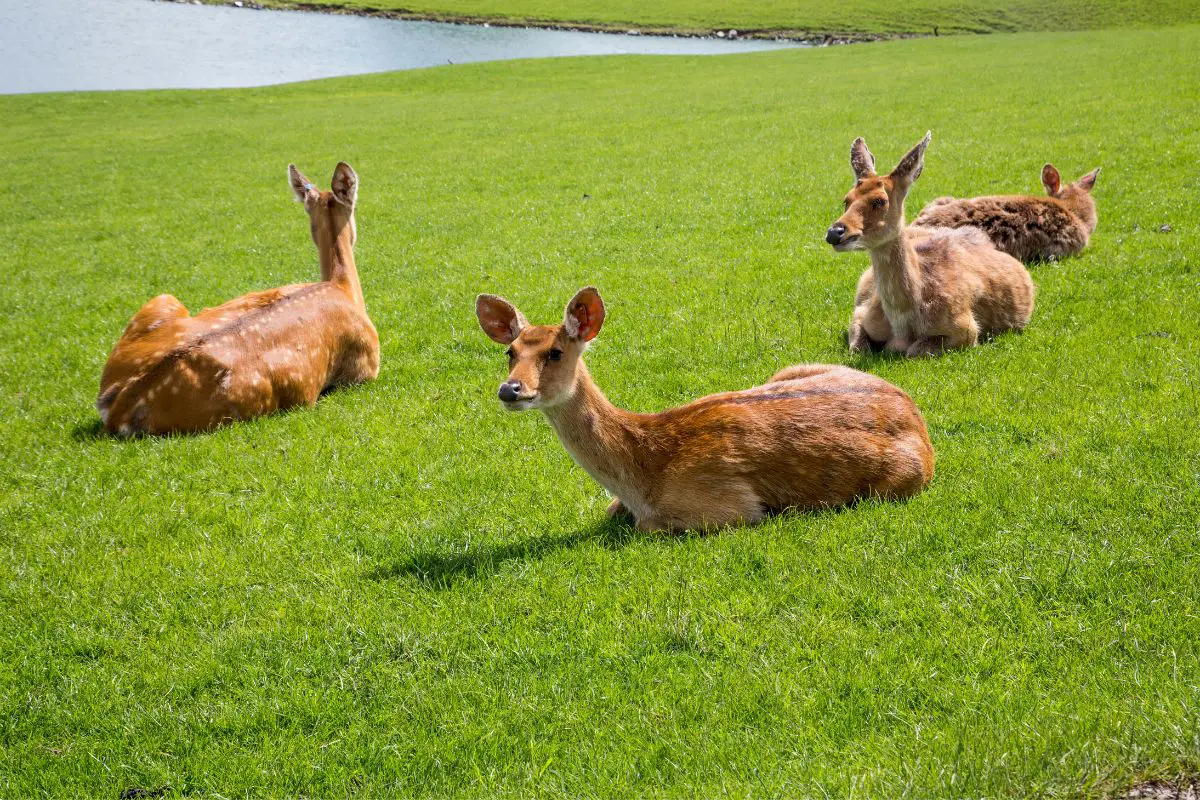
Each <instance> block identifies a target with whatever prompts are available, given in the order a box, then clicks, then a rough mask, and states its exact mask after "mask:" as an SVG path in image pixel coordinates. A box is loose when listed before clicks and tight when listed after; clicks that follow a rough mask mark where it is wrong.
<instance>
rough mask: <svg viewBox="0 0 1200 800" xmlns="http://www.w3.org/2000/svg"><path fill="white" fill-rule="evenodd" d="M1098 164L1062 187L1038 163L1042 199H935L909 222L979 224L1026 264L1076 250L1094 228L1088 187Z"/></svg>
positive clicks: (1050, 170) (1093, 207)
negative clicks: (1044, 195)
mask: <svg viewBox="0 0 1200 800" xmlns="http://www.w3.org/2000/svg"><path fill="white" fill-rule="evenodd" d="M1099 174H1100V168H1099V167H1097V168H1096V169H1094V170H1092V171H1091V172H1089V173H1088V174H1087V175H1084V176H1083V177H1082V178H1080V179H1079V180H1077V181H1075V182H1074V183H1068V184H1067V185H1065V186H1064V185H1062V179H1061V177H1060V176H1059V174H1058V170H1057V169H1055V168H1054V165H1053V164H1047V165H1046V166H1044V167H1042V185H1043V186H1045V187H1046V194H1047V196H1046V197H1035V196H1032V195H996V196H991V197H972V198H968V199H959V198H955V197H939V198H938V199H936V200H934V201H933V202H931V203H930V204H929V205H927V206H925V208H923V209H921V213H920V214H918V215H917V218H916V219H915V220H913V225H920V226H923V227H929V228H937V227H944V228H964V227H971V228H978V229H979V230H981V231H983V232H984V233H985V234H987V237H988V238H989V239H991V240H992V243H993V244H994V245H995V246H996V248H997V249H999V250H1003V251H1004V252H1005V253H1008V254H1009V255H1010V256H1012V257H1013V258H1016V259H1019V260H1021V261H1024V262H1026V263H1029V262H1031V261H1048V260H1050V259H1057V258H1062V257H1064V256H1071V255H1075V254H1076V253H1078V252H1079V251H1080V250H1082V249H1083V248H1085V247H1087V243H1088V238H1089V237H1091V235H1092V232H1093V231H1095V230H1096V201H1095V200H1094V199H1093V198H1092V187H1094V186H1095V185H1096V177H1097V176H1098V175H1099Z"/></svg>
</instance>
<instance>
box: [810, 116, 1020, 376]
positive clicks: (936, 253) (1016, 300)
mask: <svg viewBox="0 0 1200 800" xmlns="http://www.w3.org/2000/svg"><path fill="white" fill-rule="evenodd" d="M930 138H931V134H929V133H926V134H925V138H924V139H922V140H921V141H920V142H919V143H918V144H917V146H916V147H914V148H913V149H912V150H910V151H909V152H908V154H907V155H905V156H904V158H902V159H901V160H900V163H899V164H898V165H897V166H896V168H895V169H894V170H892V172H891V173H890V174H888V175H883V176H880V175H876V174H875V157H874V156H872V155H871V151H870V150H868V149H867V143H866V142H864V141H863V140H862V139H861V138H860V139H855V140H854V144H853V146H852V147H851V148H850V166H851V167H853V169H854V177H855V179H856V180H855V184H854V188H853V189H851V190H850V193H849V194H847V195H846V198H845V205H846V212H845V213H844V214H842V216H841V217H839V218H838V220H837V221H836V222H835V223H833V225H831V226H830V228H829V231H828V232H827V233H826V235H825V241H827V242H829V244H831V245H833V249H834V250H837V251H847V250H866V251H867V252H868V254H869V255H870V256H871V266H870V268H869V269H867V271H866V272H864V273H863V274H862V277H861V278H860V279H859V281H858V290H857V292H856V295H855V299H854V306H855V307H854V316H853V318H852V319H851V322H850V333H849V344H850V349H851V350H856V351H865V350H870V349H874V347H876V346H882V347H884V348H885V349H887V350H890V351H895V352H899V353H905V354H907V355H909V356H925V355H937V354H939V353H941V352H943V351H944V350H948V349H951V348H957V347H971V346H973V345H975V344H977V343H978V341H979V337H980V336H981V335H984V336H991V335H994V334H997V333H1001V332H1003V331H1009V330H1017V331H1019V330H1022V329H1023V328H1024V327H1025V326H1026V324H1028V322H1029V316H1030V314H1031V313H1032V311H1033V293H1034V290H1033V281H1032V280H1031V279H1030V277H1029V272H1028V271H1026V269H1025V267H1024V266H1022V265H1021V263H1020V262H1019V261H1017V260H1016V259H1015V258H1013V257H1012V256H1010V255H1007V254H1005V253H1001V252H1000V251H999V250H997V249H996V248H995V247H993V246H992V243H991V242H990V241H989V240H988V238H987V237H986V236H984V235H983V234H982V233H980V232H979V231H977V230H975V229H974V228H963V229H960V230H952V229H948V228H937V229H932V230H930V229H923V228H912V229H909V228H906V226H905V224H904V198H905V196H906V195H907V194H908V190H909V189H910V188H911V187H912V185H913V182H914V181H916V179H917V178H918V177H920V175H921V170H922V168H923V167H924V163H925V161H924V159H925V148H926V147H927V146H928V145H929V140H930Z"/></svg>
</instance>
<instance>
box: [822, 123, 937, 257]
mask: <svg viewBox="0 0 1200 800" xmlns="http://www.w3.org/2000/svg"><path fill="white" fill-rule="evenodd" d="M932 136H933V134H932V133H926V134H925V138H924V139H922V140H921V141H920V142H918V143H917V145H916V146H915V147H913V149H912V150H909V151H908V153H907V154H906V155H905V156H904V158H902V159H900V163H899V164H897V165H896V168H895V169H893V170H892V171H891V172H890V173H889V174H887V175H884V176H882V177H880V176H879V175H876V174H875V156H873V155H871V151H870V150H869V149H867V143H866V142H865V141H863V139H862V138H861V137H860V138H858V139H855V140H854V144H853V145H851V147H850V166H851V168H852V169H853V170H854V178H855V181H854V188H853V189H851V190H850V193H849V194H847V195H846V197H845V200H844V201H843V202H844V203H845V206H846V211H845V213H844V214H842V216H840V217H838V219H837V221H836V222H834V223H833V225H831V226H829V230H828V231H827V232H826V233H825V241H827V242H829V244H831V245H833V249H834V250H839V251H844V250H869V249H872V248H875V247H879V246H881V245H884V244H887V243H888V242H890V241H891V240H893V239H895V238H896V237H897V236H898V235H899V234H900V231H902V230H904V198H905V197H906V196H907V195H908V190H909V189H910V188H911V187H912V185H913V183H914V182H915V181H916V180H917V178H919V177H920V176H921V170H922V169H923V168H924V166H925V148H926V147H928V146H929V140H930V139H931V138H932Z"/></svg>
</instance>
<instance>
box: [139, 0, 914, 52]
mask: <svg viewBox="0 0 1200 800" xmlns="http://www.w3.org/2000/svg"><path fill="white" fill-rule="evenodd" d="M157 2H163V3H179V4H183V5H213V6H231V7H236V8H245V9H249V10H255V11H307V12H312V13H317V14H338V15H347V16H355V17H380V18H384V19H398V20H408V21H418V22H444V23H449V24H453V25H483V26H485V27H486V26H491V27H496V28H540V29H543V30H554V31H578V32H580V33H614V34H623V35H626V36H674V37H678V38H686V39H725V40H729V41H739V40H746V39H751V40H768V41H780V42H795V43H797V44H806V45H810V46H813V47H824V46H827V45H840V44H856V43H860V42H879V41H887V40H892V39H919V38H924V37H926V36H928V35H936V34H921V33H894V34H880V33H844V32H819V31H802V30H773V29H768V28H763V29H751V30H741V29H733V28H678V27H670V26H655V25H632V24H617V23H590V22H559V21H555V20H544V19H529V18H517V17H508V18H506V17H489V16H472V15H463V14H439V13H437V12H418V11H407V10H404V9H388V8H370V7H363V8H359V7H353V6H346V5H342V4H340V3H313V2H303V1H302V0H266V2H255V0H157Z"/></svg>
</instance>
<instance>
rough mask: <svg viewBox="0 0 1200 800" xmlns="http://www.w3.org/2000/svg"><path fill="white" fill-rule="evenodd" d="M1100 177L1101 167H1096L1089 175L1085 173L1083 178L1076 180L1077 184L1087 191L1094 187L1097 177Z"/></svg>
mask: <svg viewBox="0 0 1200 800" xmlns="http://www.w3.org/2000/svg"><path fill="white" fill-rule="evenodd" d="M1098 177H1100V168H1099V167H1096V168H1095V169H1094V170H1092V171H1091V172H1089V173H1088V174H1087V175H1084V176H1083V177H1082V178H1080V179H1079V180H1077V181H1075V185H1076V186H1078V187H1079V188H1081V189H1083V190H1084V191H1085V192H1090V191H1091V190H1092V187H1093V186H1095V185H1096V178H1098Z"/></svg>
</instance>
